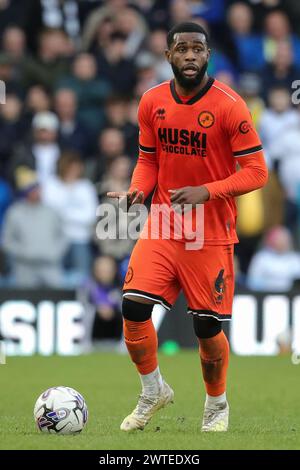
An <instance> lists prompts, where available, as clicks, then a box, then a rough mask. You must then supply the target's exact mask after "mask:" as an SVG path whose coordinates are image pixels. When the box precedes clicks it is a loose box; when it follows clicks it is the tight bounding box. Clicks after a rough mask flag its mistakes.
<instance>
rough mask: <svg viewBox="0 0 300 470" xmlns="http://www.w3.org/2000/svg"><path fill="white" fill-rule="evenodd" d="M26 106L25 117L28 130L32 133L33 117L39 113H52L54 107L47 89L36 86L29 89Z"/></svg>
mask: <svg viewBox="0 0 300 470" xmlns="http://www.w3.org/2000/svg"><path fill="white" fill-rule="evenodd" d="M24 105H25V106H24V110H23V117H24V121H25V124H26V129H27V130H28V132H30V129H31V126H32V119H33V116H34V115H35V114H37V113H42V112H45V111H46V112H47V111H50V109H51V106H52V100H51V95H50V94H49V93H48V92H47V90H46V89H45V87H43V86H41V85H34V86H32V87H31V88H29V89H28V91H27V94H26V96H25V103H24Z"/></svg>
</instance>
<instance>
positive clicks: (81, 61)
mask: <svg viewBox="0 0 300 470" xmlns="http://www.w3.org/2000/svg"><path fill="white" fill-rule="evenodd" d="M60 88H64V89H65V88H68V89H70V90H73V92H74V93H75V94H76V96H77V103H78V113H77V114H78V119H79V120H80V121H81V122H82V123H83V124H84V125H85V126H86V127H87V128H88V129H90V130H91V131H93V133H94V134H95V135H96V134H97V132H99V130H100V129H101V128H102V126H103V124H104V112H103V104H104V102H105V99H106V98H107V97H108V96H109V94H110V93H111V87H110V85H109V82H108V81H107V80H105V79H103V78H101V79H99V78H98V77H97V65H96V61H95V58H94V56H93V55H91V54H87V53H81V54H79V55H78V56H77V57H76V58H75V59H74V62H73V65H72V74H71V75H70V76H68V77H64V78H63V79H62V80H60V81H59V82H58V83H57V89H60Z"/></svg>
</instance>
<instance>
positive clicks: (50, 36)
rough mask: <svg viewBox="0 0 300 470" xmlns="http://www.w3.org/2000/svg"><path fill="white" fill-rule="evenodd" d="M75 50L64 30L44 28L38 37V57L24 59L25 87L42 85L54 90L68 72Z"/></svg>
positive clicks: (23, 82) (23, 79)
mask: <svg viewBox="0 0 300 470" xmlns="http://www.w3.org/2000/svg"><path fill="white" fill-rule="evenodd" d="M73 52H74V51H73V49H72V47H70V42H69V40H68V37H67V36H66V34H65V32H64V31H62V30H60V29H46V30H43V31H42V32H41V33H40V34H39V38H38V51H37V57H34V58H32V57H30V56H27V57H26V58H25V60H24V61H23V77H22V85H23V88H24V89H27V88H29V87H31V86H32V85H42V86H44V87H45V88H46V89H47V90H50V91H52V90H53V89H54V88H55V84H56V83H57V82H58V81H59V80H60V79H61V78H62V77H63V76H65V75H66V74H67V73H68V71H69V59H70V56H71V55H72V54H73Z"/></svg>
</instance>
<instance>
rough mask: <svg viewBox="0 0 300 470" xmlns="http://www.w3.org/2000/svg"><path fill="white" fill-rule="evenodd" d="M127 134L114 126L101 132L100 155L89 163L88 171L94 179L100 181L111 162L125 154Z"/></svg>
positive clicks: (99, 141) (99, 138) (99, 139)
mask: <svg viewBox="0 0 300 470" xmlns="http://www.w3.org/2000/svg"><path fill="white" fill-rule="evenodd" d="M125 147H126V143H125V136H124V134H123V132H122V131H121V130H119V129H117V128H114V127H108V128H106V129H104V130H103V131H102V132H100V134H99V137H98V155H96V156H95V158H94V159H93V160H91V161H90V162H89V164H88V165H87V173H88V175H89V177H90V179H92V181H94V182H97V181H99V180H100V179H101V178H102V176H103V173H104V172H105V170H106V169H107V168H109V166H110V164H111V162H112V161H113V160H114V159H115V158H117V157H120V156H121V155H124V154H125Z"/></svg>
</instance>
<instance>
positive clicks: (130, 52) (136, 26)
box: [114, 6, 148, 59]
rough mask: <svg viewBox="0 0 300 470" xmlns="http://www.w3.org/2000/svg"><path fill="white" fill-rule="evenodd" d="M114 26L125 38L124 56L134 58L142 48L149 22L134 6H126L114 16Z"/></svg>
mask: <svg viewBox="0 0 300 470" xmlns="http://www.w3.org/2000/svg"><path fill="white" fill-rule="evenodd" d="M114 27H115V29H116V31H117V32H118V33H120V34H121V35H123V37H124V38H125V47H124V57H125V58H126V59H132V58H134V57H135V56H136V54H137V53H138V52H139V51H140V50H141V49H142V46H143V42H144V41H145V37H146V35H147V33H148V26H147V22H146V21H145V19H144V18H143V17H142V15H140V14H139V13H138V12H137V11H136V10H135V9H134V8H131V7H130V6H126V7H124V8H120V9H118V11H117V13H116V15H115V17H114Z"/></svg>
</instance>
